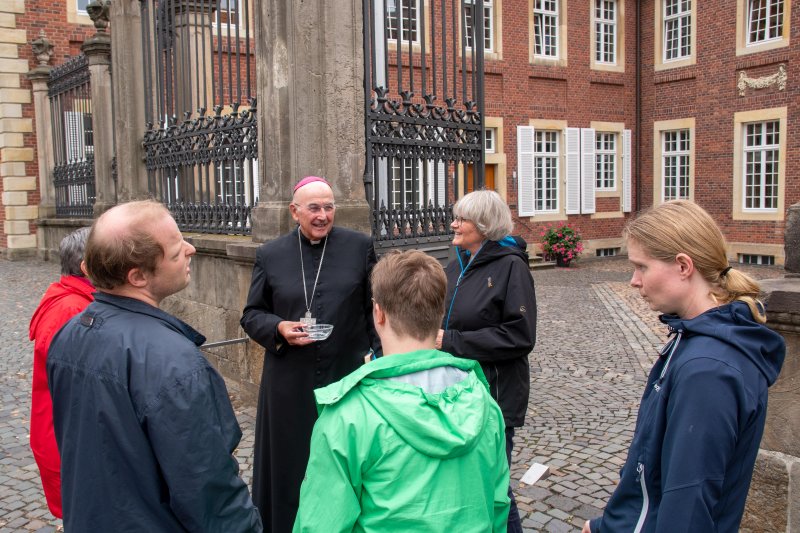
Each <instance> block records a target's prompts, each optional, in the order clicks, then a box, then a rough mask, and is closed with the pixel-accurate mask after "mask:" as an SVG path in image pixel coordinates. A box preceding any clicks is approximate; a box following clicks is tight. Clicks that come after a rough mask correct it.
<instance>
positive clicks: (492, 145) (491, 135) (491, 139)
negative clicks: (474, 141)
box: [484, 128, 497, 154]
mask: <svg viewBox="0 0 800 533" xmlns="http://www.w3.org/2000/svg"><path fill="white" fill-rule="evenodd" d="M484 143H485V149H486V153H487V154H493V153H495V152H496V151H497V130H496V129H495V128H486V129H485V130H484Z"/></svg>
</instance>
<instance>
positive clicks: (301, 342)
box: [241, 178, 380, 533]
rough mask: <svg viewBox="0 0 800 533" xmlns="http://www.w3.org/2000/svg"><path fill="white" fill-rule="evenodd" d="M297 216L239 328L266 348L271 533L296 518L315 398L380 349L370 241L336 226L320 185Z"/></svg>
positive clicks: (256, 488)
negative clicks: (307, 321) (311, 322)
mask: <svg viewBox="0 0 800 533" xmlns="http://www.w3.org/2000/svg"><path fill="white" fill-rule="evenodd" d="M290 210H291V212H292V217H293V218H294V219H295V221H297V222H298V224H299V225H298V228H297V229H296V230H295V231H292V232H290V233H289V234H288V235H284V236H283V237H280V238H278V239H276V240H274V241H270V242H267V243H265V244H263V245H261V246H260V247H259V249H258V251H257V253H256V261H255V266H254V268H253V278H252V283H251V286H250V292H249V294H248V297H247V305H246V306H245V308H244V312H243V314H242V319H241V325H242V327H243V328H244V330H245V331H246V332H247V334H248V335H249V336H250V337H251V338H252V339H254V340H255V341H256V342H258V343H259V344H261V345H262V346H263V347H264V348H265V353H264V370H263V373H262V376H261V389H260V392H259V400H258V412H257V416H256V435H255V457H254V465H253V501H254V502H255V504H256V506H257V507H258V508H259V510H260V511H261V516H262V519H263V522H264V531H271V532H274V533H284V532H290V531H291V530H292V525H293V524H294V519H295V515H296V514H297V506H298V503H299V497H300V484H301V483H302V481H303V476H304V474H305V470H306V464H307V462H308V456H309V445H310V442H311V431H312V429H313V426H314V422H315V421H316V419H317V409H316V405H315V402H314V393H313V391H314V389H316V388H318V387H323V386H325V385H328V384H330V383H333V382H335V381H338V380H339V379H341V378H343V377H344V376H346V375H347V374H349V373H350V372H352V371H353V370H355V369H356V368H358V366H360V365H361V364H363V362H364V356H365V355H366V354H367V353H368V352H369V350H370V348H378V347H379V346H380V341H379V340H378V337H377V334H376V332H375V328H374V325H373V322H372V302H371V293H370V289H369V274H370V272H371V271H372V267H373V266H374V265H375V262H376V258H375V250H374V248H373V245H372V239H371V238H370V237H369V236H367V235H365V234H363V233H359V232H356V231H352V230H348V229H344V228H335V227H333V218H334V213H335V204H334V203H333V192H332V191H331V189H330V187H329V185H328V184H327V182H325V181H324V180H322V179H321V178H304V179H303V180H302V181H301V182H300V183H298V186H297V187H295V195H294V199H293V202H292V204H291V206H290ZM301 260H302V266H301ZM303 273H304V274H305V280H304V279H303ZM306 313H310V315H311V316H312V317H313V318H314V319H316V322H317V323H318V324H333V326H334V327H333V332H332V333H331V335H330V337H328V338H327V339H326V340H323V341H311V340H309V339H308V337H307V334H306V333H305V332H303V331H302V326H303V324H302V323H301V322H300V319H301V318H303V317H304V316H306Z"/></svg>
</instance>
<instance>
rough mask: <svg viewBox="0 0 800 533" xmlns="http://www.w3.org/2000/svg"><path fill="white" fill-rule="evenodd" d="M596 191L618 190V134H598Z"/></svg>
mask: <svg viewBox="0 0 800 533" xmlns="http://www.w3.org/2000/svg"><path fill="white" fill-rule="evenodd" d="M594 154H595V173H594V177H595V189H596V190H598V191H614V190H616V189H617V134H616V133H606V132H598V133H597V134H596V136H595V152H594Z"/></svg>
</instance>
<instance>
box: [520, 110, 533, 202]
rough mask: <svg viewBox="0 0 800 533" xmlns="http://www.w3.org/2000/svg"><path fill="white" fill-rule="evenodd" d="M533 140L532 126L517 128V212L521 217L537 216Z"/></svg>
mask: <svg viewBox="0 0 800 533" xmlns="http://www.w3.org/2000/svg"><path fill="white" fill-rule="evenodd" d="M533 140H534V131H533V127H532V126H517V211H518V212H519V216H521V217H532V216H534V215H535V214H536V209H535V206H534V202H533V195H534V192H535V191H534V176H533V174H534V172H533V158H534V153H533Z"/></svg>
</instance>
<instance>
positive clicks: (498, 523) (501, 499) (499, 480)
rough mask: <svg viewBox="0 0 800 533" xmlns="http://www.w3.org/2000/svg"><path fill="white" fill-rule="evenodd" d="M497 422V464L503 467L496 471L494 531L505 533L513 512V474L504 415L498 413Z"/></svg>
mask: <svg viewBox="0 0 800 533" xmlns="http://www.w3.org/2000/svg"><path fill="white" fill-rule="evenodd" d="M498 411H499V408H498ZM496 420H497V421H498V422H499V426H500V427H499V428H498V430H497V434H496V436H495V448H496V449H497V464H498V465H502V467H499V468H496V469H495V471H496V472H497V477H496V479H495V484H494V522H493V523H492V531H493V532H495V533H505V531H506V530H507V528H508V512H509V511H510V510H511V499H510V498H509V497H508V485H509V481H510V475H511V474H510V472H509V469H508V459H507V458H506V432H505V428H506V426H505V423H504V422H503V415H502V413H499V412H498V414H497V417H496Z"/></svg>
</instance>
